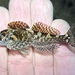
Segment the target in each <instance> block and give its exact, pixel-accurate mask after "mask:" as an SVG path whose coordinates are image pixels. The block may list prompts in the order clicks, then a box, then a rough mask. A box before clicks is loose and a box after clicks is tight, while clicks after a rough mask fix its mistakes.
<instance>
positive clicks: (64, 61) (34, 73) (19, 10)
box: [0, 0, 75, 75]
mask: <svg viewBox="0 0 75 75" xmlns="http://www.w3.org/2000/svg"><path fill="white" fill-rule="evenodd" d="M11 21H23V22H25V23H27V24H28V25H29V26H30V27H32V25H33V24H34V23H35V22H43V23H45V24H47V25H51V26H52V27H54V28H56V29H58V30H59V31H60V33H61V34H60V35H64V34H66V32H67V31H68V30H69V28H70V26H69V24H68V23H67V22H66V21H64V20H62V19H56V20H53V5H52V3H51V1H50V0H32V1H31V0H10V3H9V11H8V10H7V9H5V8H3V7H0V31H1V30H3V29H6V28H7V24H8V23H9V22H11ZM55 51H56V52H55ZM54 52H55V53H54ZM74 71H75V54H74V53H73V52H72V51H71V49H70V48H69V47H68V45H67V44H61V45H60V46H59V48H58V49H57V50H54V51H53V52H50V53H48V55H47V54H42V53H40V52H36V49H34V51H33V50H32V49H31V48H30V52H29V55H27V56H22V55H21V54H20V53H19V52H18V51H13V50H7V49H6V48H5V47H0V75H75V72H74Z"/></svg>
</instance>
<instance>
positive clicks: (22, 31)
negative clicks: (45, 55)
mask: <svg viewBox="0 0 75 75" xmlns="http://www.w3.org/2000/svg"><path fill="white" fill-rule="evenodd" d="M74 28H75V27H74V26H73V27H71V28H70V29H69V30H68V31H67V33H66V34H64V35H60V31H58V30H57V29H55V28H53V27H51V26H48V25H46V24H44V23H42V22H37V23H35V24H33V26H32V28H31V29H30V27H29V26H28V24H26V23H23V22H21V21H13V22H10V23H9V24H8V28H7V29H5V30H2V31H1V32H0V46H4V47H6V48H8V49H9V50H18V51H19V52H21V53H22V54H27V53H28V52H29V47H32V48H35V49H37V50H38V51H40V52H48V51H52V50H55V49H57V48H58V47H59V45H60V43H62V42H65V43H67V44H69V45H71V46H72V47H75V39H74V30H75V29H74Z"/></svg>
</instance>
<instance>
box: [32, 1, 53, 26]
mask: <svg viewBox="0 0 75 75" xmlns="http://www.w3.org/2000/svg"><path fill="white" fill-rule="evenodd" d="M31 17H32V25H33V24H34V23H35V22H43V23H44V22H45V23H46V24H48V25H50V24H51V22H52V20H53V5H52V3H51V2H50V0H33V1H32V4H31Z"/></svg>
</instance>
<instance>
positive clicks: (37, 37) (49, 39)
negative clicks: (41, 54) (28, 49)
mask: <svg viewBox="0 0 75 75" xmlns="http://www.w3.org/2000/svg"><path fill="white" fill-rule="evenodd" d="M70 39H71V38H70V36H69V34H65V35H50V34H44V33H40V32H37V33H36V32H34V35H33V37H32V42H31V45H32V46H33V47H34V48H36V49H38V50H40V51H51V50H54V49H57V48H58V47H59V44H60V43H61V42H65V43H69V41H70Z"/></svg>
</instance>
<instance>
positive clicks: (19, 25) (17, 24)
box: [8, 21, 29, 29]
mask: <svg viewBox="0 0 75 75" xmlns="http://www.w3.org/2000/svg"><path fill="white" fill-rule="evenodd" d="M8 28H21V29H26V28H29V26H28V25H27V24H26V23H24V22H21V21H13V22H10V23H8Z"/></svg>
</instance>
